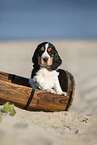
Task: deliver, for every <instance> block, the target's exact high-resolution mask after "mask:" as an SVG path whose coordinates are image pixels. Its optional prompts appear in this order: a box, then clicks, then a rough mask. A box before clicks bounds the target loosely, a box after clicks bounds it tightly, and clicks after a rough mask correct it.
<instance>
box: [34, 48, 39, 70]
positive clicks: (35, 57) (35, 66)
mask: <svg viewBox="0 0 97 145" xmlns="http://www.w3.org/2000/svg"><path fill="white" fill-rule="evenodd" d="M32 62H33V63H34V65H33V67H34V68H38V67H39V64H38V47H37V48H36V50H35V52H34V54H33V57H32Z"/></svg>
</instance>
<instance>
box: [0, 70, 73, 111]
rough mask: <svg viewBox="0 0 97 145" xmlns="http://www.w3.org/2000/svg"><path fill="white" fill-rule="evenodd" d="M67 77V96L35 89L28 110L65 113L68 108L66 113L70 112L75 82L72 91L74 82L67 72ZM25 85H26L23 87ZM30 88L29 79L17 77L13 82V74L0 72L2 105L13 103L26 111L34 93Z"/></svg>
mask: <svg viewBox="0 0 97 145" xmlns="http://www.w3.org/2000/svg"><path fill="white" fill-rule="evenodd" d="M66 75H67V77H68V88H67V96H63V95H56V94H52V93H49V92H46V91H42V90H38V89H35V92H34V95H33V98H32V100H31V102H30V104H29V106H28V108H27V110H30V111H64V110H65V109H66V108H67V109H66V111H68V110H69V108H70V106H71V104H72V101H73V97H74V90H75V81H74V78H73V90H72V86H71V85H72V80H71V77H70V74H69V73H68V72H66ZM9 76H10V77H9ZM15 79H16V80H15ZM17 80H18V81H17ZM16 82H20V84H19V83H17V84H16ZM21 82H22V83H21ZM25 82H26V83H25ZM23 83H24V84H26V85H23ZM21 84H22V85H21ZM28 86H29V85H28V79H27V78H23V77H20V76H16V75H15V77H14V80H12V74H7V73H3V72H0V104H4V103H5V102H7V101H9V102H11V103H14V105H16V106H17V107H20V108H22V109H24V108H25V105H26V104H27V102H28V100H29V98H30V97H31V92H32V88H31V87H28ZM70 97H71V98H70ZM67 105H68V106H67Z"/></svg>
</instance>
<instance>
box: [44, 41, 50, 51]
mask: <svg viewBox="0 0 97 145" xmlns="http://www.w3.org/2000/svg"><path fill="white" fill-rule="evenodd" d="M48 47H49V44H48V43H47V44H45V51H46V52H47V49H48Z"/></svg>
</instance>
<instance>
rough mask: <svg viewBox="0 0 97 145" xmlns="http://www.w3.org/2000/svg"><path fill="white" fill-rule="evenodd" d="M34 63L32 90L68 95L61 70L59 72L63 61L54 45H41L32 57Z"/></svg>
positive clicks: (46, 43) (30, 81) (45, 43)
mask: <svg viewBox="0 0 97 145" xmlns="http://www.w3.org/2000/svg"><path fill="white" fill-rule="evenodd" d="M32 62H33V63H34V65H33V70H32V74H31V78H30V79H29V84H30V85H31V87H32V88H34V89H41V90H44V91H48V92H51V93H56V94H59V95H63V94H64V95H65V96H66V95H67V93H66V91H65V90H64V86H63V87H62V85H61V84H62V83H61V80H62V77H60V70H57V67H58V66H60V65H61V63H62V60H61V58H60V56H59V54H58V52H57V50H56V49H55V47H54V45H53V44H51V43H49V42H43V43H41V44H39V45H38V46H37V48H36V50H35V52H34V55H33V57H32ZM60 78H61V80H60ZM63 80H64V78H63ZM64 83H65V82H64Z"/></svg>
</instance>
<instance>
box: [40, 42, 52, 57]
mask: <svg viewBox="0 0 97 145" xmlns="http://www.w3.org/2000/svg"><path fill="white" fill-rule="evenodd" d="M48 47H49V44H48V43H47V44H45V51H44V53H43V54H42V56H41V57H42V58H45V57H48V58H49V57H50V56H49V54H48V52H47V49H48Z"/></svg>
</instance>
